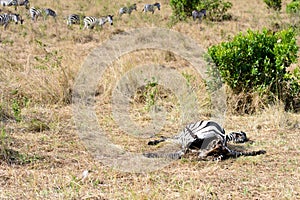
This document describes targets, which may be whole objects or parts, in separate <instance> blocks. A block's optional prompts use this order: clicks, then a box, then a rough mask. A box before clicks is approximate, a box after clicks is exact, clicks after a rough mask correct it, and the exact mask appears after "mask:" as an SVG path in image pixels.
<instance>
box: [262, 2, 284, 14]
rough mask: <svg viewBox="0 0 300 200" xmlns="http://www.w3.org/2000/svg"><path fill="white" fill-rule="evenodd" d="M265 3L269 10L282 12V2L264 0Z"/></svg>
mask: <svg viewBox="0 0 300 200" xmlns="http://www.w3.org/2000/svg"><path fill="white" fill-rule="evenodd" d="M264 2H265V3H266V4H267V6H268V8H270V9H273V10H276V11H280V10H281V4H282V2H281V0H264Z"/></svg>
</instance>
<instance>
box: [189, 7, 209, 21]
mask: <svg viewBox="0 0 300 200" xmlns="http://www.w3.org/2000/svg"><path fill="white" fill-rule="evenodd" d="M192 17H193V20H194V21H195V20H196V19H197V18H198V19H199V20H200V21H201V20H202V18H203V17H206V10H205V9H201V10H200V11H197V10H193V12H192Z"/></svg>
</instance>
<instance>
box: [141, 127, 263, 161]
mask: <svg viewBox="0 0 300 200" xmlns="http://www.w3.org/2000/svg"><path fill="white" fill-rule="evenodd" d="M166 140H171V141H172V142H174V143H177V144H180V145H181V150H180V151H178V152H175V153H164V154H160V153H146V154H144V155H145V156H146V157H151V158H155V157H167V158H171V159H176V158H180V157H182V155H184V154H186V152H187V151H188V150H195V149H196V151H197V152H198V158H199V159H203V158H205V157H207V156H210V155H215V154H218V155H219V157H220V158H227V157H238V156H251V155H258V154H263V153H265V151H263V150H260V151H253V152H238V151H234V150H231V149H229V148H228V147H227V142H230V141H233V142H236V143H237V142H238V143H241V142H246V141H247V140H248V138H247V135H246V133H244V132H242V131H241V132H231V133H229V134H228V135H226V134H225V130H224V129H223V128H222V127H221V126H220V125H219V124H218V123H216V122H214V121H198V122H195V123H191V124H189V125H187V126H186V127H185V128H184V129H183V130H182V131H181V132H180V133H179V135H177V136H175V137H173V138H162V139H160V140H154V141H150V142H148V145H156V144H158V143H160V142H164V141H166Z"/></svg>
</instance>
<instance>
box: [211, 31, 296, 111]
mask: <svg viewBox="0 0 300 200" xmlns="http://www.w3.org/2000/svg"><path fill="white" fill-rule="evenodd" d="M297 51H298V47H297V45H296V39H295V33H294V31H293V30H292V29H288V30H282V31H280V32H276V33H272V32H270V31H268V30H267V29H264V30H263V31H262V32H261V33H260V32H258V31H257V32H255V31H251V30H248V32H247V34H245V35H243V34H242V33H240V34H238V35H237V36H235V37H234V38H233V40H232V41H230V42H223V43H221V44H219V45H215V46H212V47H211V48H209V50H208V52H209V55H210V56H211V57H212V59H213V61H214V62H215V64H216V66H217V68H218V70H219V71H220V75H221V77H222V79H223V80H224V81H225V82H226V83H227V84H228V85H229V86H230V88H231V89H232V90H233V92H234V93H235V94H238V93H241V92H246V93H248V92H259V94H261V95H266V94H267V95H268V96H269V97H274V96H275V98H278V99H280V100H283V101H285V102H286V104H289V105H287V106H290V104H291V103H292V102H293V101H292V99H293V98H294V97H296V96H297V95H299V92H300V86H299V83H298V82H297V81H299V80H297V78H295V76H292V75H291V74H290V73H289V72H288V71H287V68H288V67H289V66H290V65H291V64H292V63H294V62H296V59H297Z"/></svg>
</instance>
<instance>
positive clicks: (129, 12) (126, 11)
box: [119, 4, 136, 16]
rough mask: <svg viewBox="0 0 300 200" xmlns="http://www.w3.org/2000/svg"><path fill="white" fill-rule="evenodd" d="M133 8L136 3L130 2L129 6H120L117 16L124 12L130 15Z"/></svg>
mask: <svg viewBox="0 0 300 200" xmlns="http://www.w3.org/2000/svg"><path fill="white" fill-rule="evenodd" d="M133 10H136V4H132V5H131V6H129V7H122V8H120V10H119V16H122V15H123V14H125V13H128V14H129V15H130V14H131V13H132V11H133Z"/></svg>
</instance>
